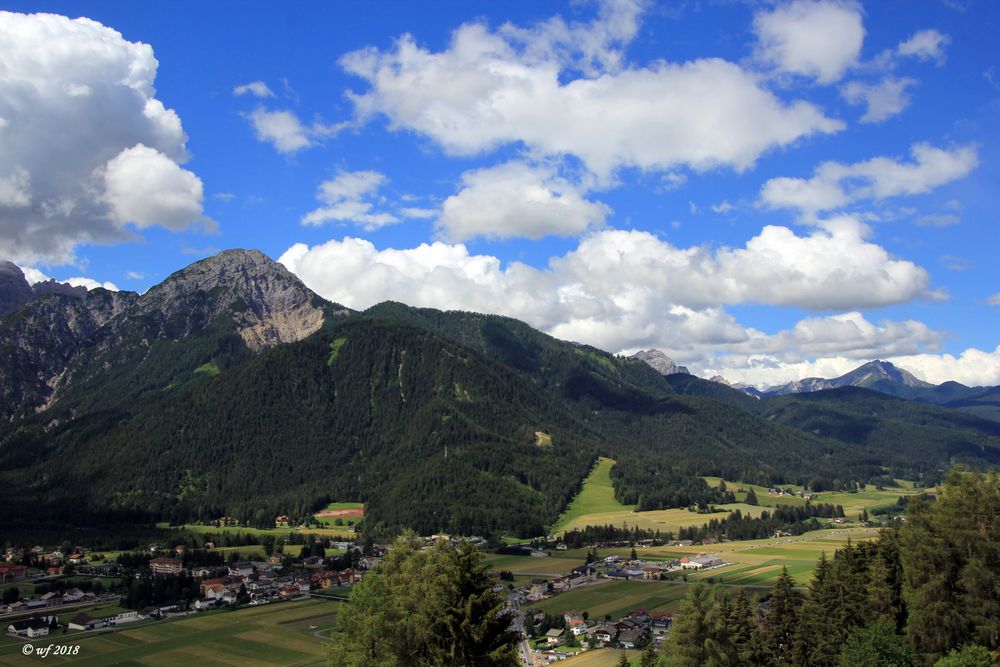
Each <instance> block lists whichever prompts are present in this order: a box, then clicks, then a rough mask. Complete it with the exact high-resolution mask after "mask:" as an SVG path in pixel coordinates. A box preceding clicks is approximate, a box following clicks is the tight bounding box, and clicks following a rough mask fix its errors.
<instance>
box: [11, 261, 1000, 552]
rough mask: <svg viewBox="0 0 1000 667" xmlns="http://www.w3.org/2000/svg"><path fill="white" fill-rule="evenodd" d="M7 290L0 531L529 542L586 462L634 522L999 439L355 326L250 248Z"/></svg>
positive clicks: (925, 417) (632, 368) (595, 356)
mask: <svg viewBox="0 0 1000 667" xmlns="http://www.w3.org/2000/svg"><path fill="white" fill-rule="evenodd" d="M2 268H3V270H2V271H0V303H2V304H6V305H5V306H4V307H5V308H8V312H7V313H6V314H5V315H3V316H2V317H0V355H2V358H3V359H4V360H5V361H4V362H3V363H2V364H0V505H2V506H3V507H4V508H5V512H3V513H0V533H2V534H9V532H8V531H14V530H17V529H18V526H19V525H20V526H28V525H31V526H36V525H41V524H46V525H59V524H60V523H62V524H66V523H69V524H73V525H83V526H93V525H95V524H97V523H101V522H105V523H114V522H124V523H127V522H137V521H142V522H150V521H165V520H169V521H173V522H184V521H189V520H192V519H211V518H218V517H219V516H223V515H232V516H237V517H239V518H242V519H243V520H246V521H250V522H252V523H254V524H257V525H261V526H263V525H267V524H268V523H269V522H271V523H272V525H273V517H274V516H275V515H277V514H288V515H292V516H296V517H301V516H304V515H306V514H309V513H310V512H312V511H314V510H315V509H317V508H319V507H322V506H323V505H324V504H325V503H327V502H330V501H334V500H359V501H364V502H365V503H366V514H365V522H366V524H367V525H368V526H369V528H370V529H371V530H373V531H375V532H379V531H389V530H393V529H394V528H397V527H399V526H409V527H412V528H415V529H417V530H420V531H421V532H433V531H437V530H443V531H446V532H457V533H465V534H472V533H480V534H483V533H490V532H495V531H509V532H513V533H517V534H522V535H537V534H540V533H542V532H544V531H545V527H546V526H548V525H550V524H551V523H552V522H554V521H555V519H556V518H557V517H558V515H559V513H560V512H561V511H562V510H563V509H564V508H565V506H566V504H567V503H568V502H569V500H570V499H571V498H572V497H573V495H574V494H575V493H576V492H577V491H578V490H579V488H580V484H581V482H582V480H583V479H584V477H585V476H586V474H587V472H588V470H589V468H590V466H591V465H592V463H593V462H594V460H595V459H596V457H597V456H599V455H604V456H609V457H612V458H615V459H617V460H618V461H619V464H620V465H619V466H616V467H615V468H614V469H613V471H612V478H613V481H614V484H615V489H616V493H618V494H619V495H620V496H621V497H622V498H627V499H628V502H636V503H640V504H643V505H644V506H650V505H654V506H669V504H664V503H670V502H673V501H671V500H669V499H670V498H679V497H681V494H677V493H673V492H672V490H677V487H678V485H683V486H684V494H683V496H684V497H687V498H690V497H691V495H690V492H691V490H692V489H694V492H695V493H701V491H698V488H699V487H698V485H699V484H701V485H702V486H704V485H703V484H702V483H701V482H700V481H699V480H697V479H696V478H697V477H699V476H703V475H718V476H722V477H725V478H727V479H739V480H743V481H747V482H752V483H757V484H779V483H798V484H808V485H811V486H812V487H814V488H819V489H825V488H839V487H842V486H844V485H849V484H851V483H854V482H864V481H875V480H877V481H880V482H882V483H892V481H891V480H892V478H893V477H901V478H906V479H920V480H921V481H923V482H925V483H933V482H935V481H936V480H937V479H940V477H941V475H942V474H943V471H944V470H946V469H947V468H948V467H949V466H950V465H951V464H952V463H955V462H962V463H966V464H968V465H972V466H977V467H984V466H989V465H997V464H1000V424H997V423H996V422H993V421H988V420H985V419H980V418H978V417H976V416H973V415H969V414H964V413H963V412H958V411H956V410H952V409H947V408H945V407H937V406H932V405H925V404H923V403H918V402H915V401H912V400H903V398H908V397H903V398H900V397H896V396H888V395H886V393H884V392H886V391H887V389H889V388H892V389H894V390H896V391H897V392H898V393H899V392H903V391H904V389H905V391H909V392H917V393H920V392H923V394H927V395H928V396H930V395H934V396H937V397H939V398H940V399H941V400H940V402H941V403H947V404H948V405H951V404H952V403H954V404H955V405H954V407H959V408H961V409H962V410H967V411H973V409H976V410H980V411H985V412H988V411H989V410H990V409H992V407H995V405H996V404H995V403H991V402H990V401H993V400H994V399H995V398H996V393H995V392H994V394H993V395H992V398H991V395H990V394H989V392H985V393H982V394H976V393H975V392H972V390H969V388H962V387H961V385H955V384H954V383H951V384H950V385H949V386H946V385H942V386H940V387H929V386H923V385H922V384H920V383H913V382H909V384H907V379H906V376H904V375H902V374H893V373H892V372H891V370H890V368H886V367H879V368H881V370H880V371H879V370H878V369H874V368H873V369H869V370H868V371H866V372H865V373H862V374H860V375H858V376H857V377H858V378H860V379H858V380H857V382H859V383H860V382H867V383H868V384H869V385H870V386H871V387H872V388H873V389H877V390H878V391H871V390H869V389H866V388H862V387H853V386H851V387H839V388H833V389H825V390H821V391H814V392H811V393H808V394H789V395H786V396H762V397H759V398H758V397H753V396H750V395H748V394H747V393H745V392H743V391H739V390H737V389H734V388H732V387H729V386H726V385H723V384H720V383H716V382H709V381H707V380H702V379H700V378H697V377H695V376H693V375H690V374H689V373H686V372H684V371H685V369H683V368H682V367H678V366H677V365H676V364H674V363H673V362H672V361H671V360H670V359H669V358H666V356H665V355H662V354H661V353H657V352H656V351H646V352H645V353H643V356H644V357H645V359H643V357H639V358H623V357H619V356H616V355H613V354H609V353H607V352H604V351H602V350H599V349H596V348H593V347H590V346H587V345H580V344H576V343H571V342H567V341H562V340H558V339H555V338H553V337H551V336H548V335H546V334H543V333H541V332H539V331H536V330H534V329H532V328H531V327H530V326H528V325H526V324H524V323H523V322H519V321H517V320H513V319H510V318H505V317H499V316H493V315H483V314H479V313H466V312H454V311H453V312H442V311H438V310H433V309H420V308H412V307H409V306H406V305H404V304H401V303H394V302H387V303H382V304H378V305H376V306H374V307H372V308H369V309H368V310H366V311H363V312H359V311H354V310H351V309H349V308H345V307H344V306H341V305H338V304H335V303H330V302H328V301H326V300H325V299H322V298H321V297H319V296H318V295H316V294H315V293H313V292H312V291H311V290H309V289H308V288H307V287H306V286H305V285H303V284H302V282H301V281H300V280H299V279H298V278H297V277H296V276H295V275H293V274H291V273H290V272H289V271H287V270H286V269H285V268H284V267H283V266H281V265H280V264H278V263H276V262H274V261H273V260H271V259H270V258H268V257H267V256H266V255H264V254H262V253H260V252H257V251H252V250H231V251H226V252H223V253H220V254H219V255H216V256H214V257H210V258H208V259H205V260H202V261H200V262H196V263H195V264H192V265H191V266H189V267H187V268H185V269H183V270H181V271H178V272H176V273H174V274H173V275H171V276H170V277H168V278H167V279H166V280H164V281H163V282H162V283H160V284H159V285H156V286H154V287H152V288H151V289H150V290H149V291H147V292H145V293H144V294H141V295H140V294H136V293H133V292H110V291H107V290H105V289H101V288H98V289H94V290H91V291H85V290H83V291H82V290H80V289H78V288H65V286H63V287H60V286H58V284H49V285H43V286H42V287H41V288H38V286H37V285H36V286H30V285H28V284H27V281H26V280H25V279H24V276H23V275H21V274H20V271H19V270H18V269H17V267H15V266H13V265H10V264H8V265H4V266H3V267H2ZM651 363H652V364H655V365H656V366H657V367H658V368H660V369H665V370H670V371H674V372H672V373H669V374H666V375H664V374H663V373H662V372H658V371H657V370H654V368H653V367H652V366H651ZM876 371H877V372H876ZM879 373H882V374H884V375H885V377H884V378H883V377H882V376H881V375H879ZM865 378H867V379H865ZM964 390H969V392H967V393H963V391H964ZM949 391H950V392H951V393H950V394H948V396H949V398H948V400H947V401H945V400H944V398H945V396H946V394H947V393H948V392H949ZM879 392H883V393H879ZM935 392H936V393H935ZM923 394H921V395H923ZM538 433H543V434H545V435H546V436H547V437H545V438H540V437H538V435H537V434H538ZM703 492H704V493H705V496H704V497H709V493H708V492H709V490H708V489H707V487H704V490H703ZM626 494H627V495H626ZM19 522H20V523H19Z"/></svg>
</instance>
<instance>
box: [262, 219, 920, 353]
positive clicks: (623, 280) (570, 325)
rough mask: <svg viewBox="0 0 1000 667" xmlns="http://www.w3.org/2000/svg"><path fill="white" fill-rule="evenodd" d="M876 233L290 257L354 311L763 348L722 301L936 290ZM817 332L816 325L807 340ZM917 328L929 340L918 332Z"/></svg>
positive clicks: (844, 305) (593, 236) (811, 303)
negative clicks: (510, 254)
mask: <svg viewBox="0 0 1000 667" xmlns="http://www.w3.org/2000/svg"><path fill="white" fill-rule="evenodd" d="M863 233H864V228H863V226H861V225H858V224H857V223H853V222H851V221H849V220H844V221H841V222H840V223H839V224H838V225H833V226H832V227H831V229H823V230H820V229H814V230H812V233H810V234H809V235H808V236H797V235H796V234H795V233H794V232H793V231H792V230H790V229H787V228H784V227H766V228H765V229H763V230H762V231H761V233H760V234H759V235H758V236H756V237H754V238H753V239H751V240H750V241H749V242H747V244H746V245H745V246H744V247H741V248H720V249H718V250H716V251H714V252H713V251H711V250H708V249H706V248H703V247H691V248H678V247H675V246H673V245H671V244H670V243H668V242H666V241H663V240H662V239H659V238H657V237H656V236H654V235H652V234H649V233H647V232H641V231H625V230H600V231H595V232H592V233H590V234H588V235H587V236H585V237H584V238H582V239H581V240H580V241H579V243H578V245H577V247H576V248H575V249H574V250H572V251H570V252H568V253H566V254H564V255H562V256H558V257H554V258H552V259H551V260H550V262H549V265H548V267H546V268H544V269H536V268H533V267H530V266H527V265H525V264H521V263H519V262H513V263H510V264H509V265H507V266H503V265H502V263H501V261H500V260H499V259H498V258H496V257H494V256H491V255H473V254H471V253H470V252H469V251H468V249H467V247H466V246H464V245H462V244H448V243H443V242H436V243H431V244H422V245H419V246H417V247H415V248H408V249H392V248H388V249H384V250H379V249H377V248H376V247H375V246H374V245H373V244H372V243H371V242H369V241H366V240H363V239H357V238H350V237H348V238H345V239H343V240H341V241H337V240H332V241H328V242H327V243H324V244H320V245H316V246H313V247H309V246H306V245H304V244H296V245H295V246H292V247H291V248H289V250H288V251H287V252H286V253H285V254H284V255H282V257H281V258H280V260H279V261H281V262H282V263H283V264H285V266H287V267H288V268H289V269H290V270H291V271H293V272H294V273H296V274H297V275H298V276H299V277H300V278H301V279H302V280H303V281H304V282H305V283H306V284H307V285H308V286H309V287H310V288H311V289H313V290H315V291H316V292H317V293H319V294H321V295H322V296H324V297H326V298H328V299H331V300H333V301H337V302H339V303H344V304H346V305H348V306H351V307H354V308H367V307H369V306H371V305H374V304H376V303H379V302H381V301H385V300H399V301H403V302H405V303H408V304H411V305H414V306H425V307H433V308H444V309H462V310H473V311H479V312H489V313H501V314H505V315H509V316H512V317H517V318H519V319H522V320H524V321H526V322H528V323H529V324H531V325H532V326H535V327H538V328H540V329H542V330H544V331H546V332H548V333H551V334H553V335H556V336H559V337H561V338H566V339H571V340H578V341H581V342H586V343H590V344H593V345H597V346H598V347H601V348H603V349H607V350H612V351H618V350H624V349H638V348H640V347H648V346H656V347H661V348H664V349H668V348H669V349H671V350H682V351H683V350H684V349H685V347H686V346H688V347H690V346H692V345H695V344H697V345H698V346H705V345H730V346H732V345H738V344H746V345H752V342H753V340H754V338H755V336H756V334H754V333H753V332H752V331H750V330H748V329H746V328H745V327H743V326H741V325H740V324H739V323H738V322H736V321H735V320H734V319H733V318H732V317H731V316H730V315H729V314H728V313H726V312H725V310H724V309H723V307H722V304H744V303H758V304H769V305H783V306H796V307H799V308H807V309H838V310H839V309H847V310H852V309H857V308H865V307H875V306H882V305H888V304H892V303H900V302H906V301H909V300H912V299H917V298H922V297H926V296H928V291H927V286H928V276H927V273H926V272H925V271H924V270H923V269H921V268H920V267H918V266H916V265H914V264H913V263H911V262H908V261H905V260H898V259H894V258H892V257H891V256H890V255H889V254H888V253H887V252H886V251H885V250H884V249H883V248H881V247H880V246H878V245H875V244H873V243H870V242H868V241H867V240H865V238H864V237H863ZM852 326H854V327H855V328H857V327H858V324H857V323H856V322H855V323H854V324H853V325H852ZM804 327H805V325H804ZM815 328H816V327H813V329H815ZM895 331H896V333H899V332H900V331H902V330H895ZM808 334H809V331H808V330H807V329H803V330H802V331H800V332H799V333H798V334H796V335H797V336H798V337H799V338H801V339H805V338H806V337H808ZM916 334H921V335H924V336H925V338H926V335H925V332H922V331H917V329H916V328H913V327H911V328H910V329H908V330H907V335H910V336H911V337H912V336H913V335H916ZM927 340H928V341H930V339H927ZM773 349H776V346H772V347H766V346H764V347H757V348H753V347H749V348H746V349H745V350H744V351H745V352H747V353H749V352H751V351H761V350H765V351H773ZM866 349H867V348H866ZM911 349H912V348H911ZM686 354H689V355H690V354H693V353H691V352H690V350H689V351H688V352H687V353H686Z"/></svg>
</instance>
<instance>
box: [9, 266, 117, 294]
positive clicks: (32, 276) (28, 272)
mask: <svg viewBox="0 0 1000 667" xmlns="http://www.w3.org/2000/svg"><path fill="white" fill-rule="evenodd" d="M18 268H19V269H21V273H23V274H24V279H25V280H27V281H28V284H29V285H34V284H35V283H42V282H45V281H48V280H55V279H54V278H52V277H51V276H47V275H45V274H44V273H42V272H41V271H39V270H38V269H36V268H34V267H32V266H20V267H18ZM57 282H62V283H68V284H70V285H72V286H73V287H86V288H87V289H88V290H92V289H97V288H98V287H103V288H104V289H106V290H109V291H111V292H117V291H118V286H117V285H115V284H114V283H113V282H110V281H105V282H100V281H98V280H94V279H93V278H84V277H81V276H74V277H73V278H67V279H66V280H59V281H57Z"/></svg>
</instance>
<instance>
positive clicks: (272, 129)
mask: <svg viewBox="0 0 1000 667" xmlns="http://www.w3.org/2000/svg"><path fill="white" fill-rule="evenodd" d="M247 118H248V119H249V121H250V123H251V124H252V125H253V129H254V132H255V133H256V135H257V140H258V141H262V142H265V143H270V144H271V145H273V146H274V148H275V149H276V150H277V151H278V152H279V153H294V152H296V151H300V150H302V149H303V148H307V147H309V146H311V145H312V141H311V140H310V139H309V136H308V131H307V129H306V128H305V127H304V126H303V125H302V123H301V122H300V121H299V117H298V116H296V115H295V114H294V113H292V112H291V111H268V110H267V109H264V108H258V109H255V110H253V111H252V112H250V113H249V114H247Z"/></svg>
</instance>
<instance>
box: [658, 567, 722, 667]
mask: <svg viewBox="0 0 1000 667" xmlns="http://www.w3.org/2000/svg"><path fill="white" fill-rule="evenodd" d="M710 604H711V601H710V600H709V595H708V589H707V588H705V586H704V584H694V585H692V586H691V588H689V589H688V594H687V598H685V600H684V603H683V604H682V605H681V608H680V610H678V612H677V613H676V614H675V615H674V622H673V627H672V628H671V630H670V640H669V648H668V654H667V656H668V657H667V664H668V665H669V666H670V667H701V666H702V665H704V664H705V661H706V653H705V640H706V639H708V626H707V616H708V609H709V605H710Z"/></svg>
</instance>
